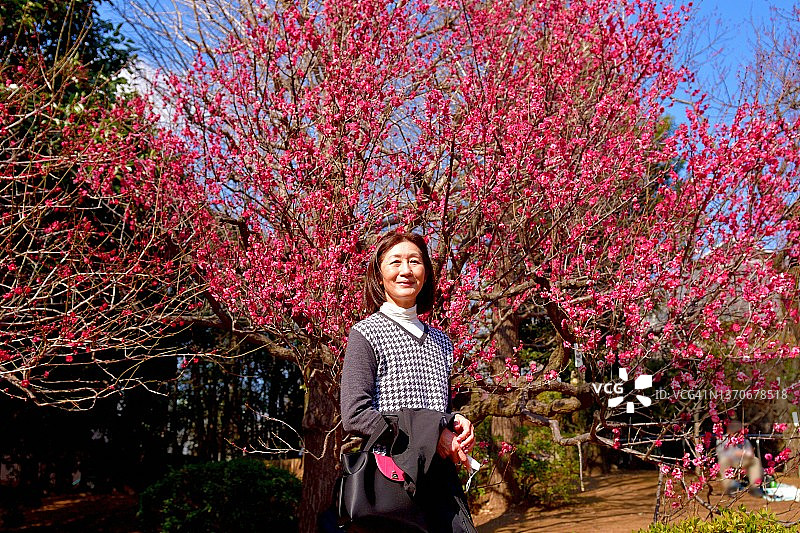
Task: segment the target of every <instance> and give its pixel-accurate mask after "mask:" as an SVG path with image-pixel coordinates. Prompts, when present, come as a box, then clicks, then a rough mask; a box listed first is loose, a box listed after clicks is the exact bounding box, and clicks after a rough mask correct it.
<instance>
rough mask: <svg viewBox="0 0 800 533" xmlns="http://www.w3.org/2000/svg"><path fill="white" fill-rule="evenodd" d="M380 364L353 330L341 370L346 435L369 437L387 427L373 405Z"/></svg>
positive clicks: (348, 340) (370, 348) (364, 340)
mask: <svg viewBox="0 0 800 533" xmlns="http://www.w3.org/2000/svg"><path fill="white" fill-rule="evenodd" d="M377 371H378V362H377V360H376V358H375V351H374V350H373V349H372V345H371V344H370V343H369V341H368V340H367V339H366V338H364V336H363V335H362V334H361V333H359V332H358V331H356V330H355V329H351V330H350V335H349V336H348V338H347V349H346V350H345V354H344V365H343V367H342V382H341V388H340V389H341V393H340V401H341V408H342V427H343V428H344V430H345V432H347V433H356V434H358V435H361V436H362V437H368V436H369V435H371V434H372V432H373V431H376V430H378V429H380V428H381V427H385V425H386V422H385V421H384V419H383V416H382V415H381V414H380V413H379V412H378V410H377V409H375V407H374V406H373V403H372V402H373V398H374V397H375V376H376V375H377Z"/></svg>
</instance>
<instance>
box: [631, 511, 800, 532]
mask: <svg viewBox="0 0 800 533" xmlns="http://www.w3.org/2000/svg"><path fill="white" fill-rule="evenodd" d="M785 531H795V532H797V531H800V529H798V527H797V526H791V527H787V526H784V525H783V524H781V523H780V522H779V521H778V519H777V518H776V517H775V515H774V514H772V513H770V512H767V510H766V509H762V510H760V511H752V512H751V511H748V510H747V509H745V508H744V507H740V508H739V509H725V510H724V511H722V514H721V515H720V516H718V517H716V518H714V520H711V521H705V520H701V519H699V518H697V517H695V518H690V519H688V520H684V521H683V522H679V523H677V524H669V525H665V524H653V525H651V526H650V527H649V528H648V529H641V530H639V532H638V533H734V532H735V533H783V532H785Z"/></svg>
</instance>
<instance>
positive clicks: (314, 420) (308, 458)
mask: <svg viewBox="0 0 800 533" xmlns="http://www.w3.org/2000/svg"><path fill="white" fill-rule="evenodd" d="M305 385H306V406H305V412H304V414H303V439H304V441H305V448H306V453H305V454H304V455H303V492H302V497H301V500H300V514H299V519H300V520H299V521H300V533H314V532H316V531H317V517H318V516H319V513H321V512H322V511H324V510H325V509H327V508H328V506H329V505H330V504H331V496H332V491H333V484H334V481H335V480H336V476H337V475H338V473H339V447H340V444H341V441H342V431H341V428H338V427H337V428H336V429H335V430H334V428H335V427H336V425H337V422H338V417H339V386H338V383H333V382H332V380H331V379H330V377H329V376H328V375H327V373H326V372H324V371H322V370H312V371H311V372H310V374H309V375H307V376H306V378H305Z"/></svg>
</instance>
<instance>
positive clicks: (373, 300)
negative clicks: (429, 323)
mask: <svg viewBox="0 0 800 533" xmlns="http://www.w3.org/2000/svg"><path fill="white" fill-rule="evenodd" d="M401 242H410V243H411V244H414V245H416V247H417V248H419V251H420V252H422V264H423V265H424V266H425V283H423V284H422V290H421V291H419V294H418V295H417V313H418V314H422V313H427V312H428V311H430V310H431V309H433V293H434V287H436V280H435V279H434V278H435V277H434V274H433V264H432V263H431V257H430V255H428V245H427V244H426V243H425V239H424V238H423V237H422V235H417V234H416V233H389V234H387V235H384V236H383V237H381V239H380V240H379V241H378V243H377V244H376V245H375V251H374V252H373V253H372V258H370V261H369V264H368V265H367V274H366V277H365V279H364V304H365V305H366V306H367V309H368V310H369V312H370V313H374V312H376V311H377V310H378V309H380V307H381V305H382V304H383V302H385V301H386V291H385V290H384V288H383V283H382V282H383V276H382V275H381V261H383V258H384V257H385V256H386V253H387V252H388V251H389V250H390V249H391V248H392V247H393V246H395V245H396V244H400V243H401Z"/></svg>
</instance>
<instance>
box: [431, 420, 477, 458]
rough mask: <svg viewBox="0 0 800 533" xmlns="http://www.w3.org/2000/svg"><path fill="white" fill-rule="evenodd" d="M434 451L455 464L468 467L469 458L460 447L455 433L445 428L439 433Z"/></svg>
mask: <svg viewBox="0 0 800 533" xmlns="http://www.w3.org/2000/svg"><path fill="white" fill-rule="evenodd" d="M465 420H466V419H465ZM436 453H438V454H439V456H441V457H442V458H444V459H450V460H451V461H453V462H454V463H455V464H462V465H464V466H465V467H467V468H469V459H467V454H466V453H465V452H464V450H463V449H462V448H461V442H460V441H459V440H458V437H457V436H456V434H455V433H453V432H452V431H450V430H449V429H447V428H445V429H443V430H442V433H441V434H440V435H439V442H438V443H437V444H436Z"/></svg>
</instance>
